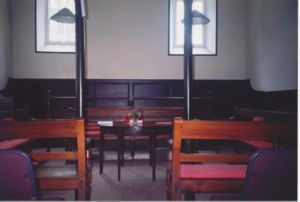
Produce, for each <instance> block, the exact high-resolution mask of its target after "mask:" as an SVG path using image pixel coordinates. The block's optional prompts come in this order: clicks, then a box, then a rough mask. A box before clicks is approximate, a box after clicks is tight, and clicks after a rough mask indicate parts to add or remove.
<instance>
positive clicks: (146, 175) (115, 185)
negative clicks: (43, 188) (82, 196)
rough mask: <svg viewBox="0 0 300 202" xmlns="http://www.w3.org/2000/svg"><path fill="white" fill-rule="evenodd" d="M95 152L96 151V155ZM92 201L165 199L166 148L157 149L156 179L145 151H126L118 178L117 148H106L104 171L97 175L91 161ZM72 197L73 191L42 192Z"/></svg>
mask: <svg viewBox="0 0 300 202" xmlns="http://www.w3.org/2000/svg"><path fill="white" fill-rule="evenodd" d="M95 156H97V155H95ZM92 162H93V164H92V183H91V187H92V193H91V200H92V201H166V200H167V198H166V150H158V151H157V161H156V162H157V167H156V181H152V168H151V167H150V166H149V156H148V153H147V152H146V151H145V152H136V155H135V159H131V157H130V156H129V153H125V163H124V164H125V165H124V167H122V169H121V181H118V179H117V160H116V151H112V152H107V151H106V152H105V162H104V170H103V174H102V175H99V163H98V159H95V160H93V161H92ZM53 194H54V195H56V196H62V197H64V198H65V200H68V201H69V200H74V191H58V192H44V195H53ZM207 199H208V195H205V194H204V195H203V194H201V195H199V194H197V195H196V200H207Z"/></svg>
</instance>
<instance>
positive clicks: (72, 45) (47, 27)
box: [34, 0, 76, 54]
mask: <svg viewBox="0 0 300 202" xmlns="http://www.w3.org/2000/svg"><path fill="white" fill-rule="evenodd" d="M38 1H44V2H46V3H44V4H45V5H44V6H45V12H46V11H47V9H49V8H48V0H35V9H34V12H35V20H34V22H35V52H36V53H55V54H57V53H59V54H75V52H76V33H75V42H74V44H73V43H67V44H68V46H69V47H71V48H73V50H72V51H69V50H62V51H61V50H58V48H59V47H58V46H61V45H60V44H59V43H57V44H52V45H53V46H57V48H55V50H53V51H52V50H42V49H41V48H40V47H38V39H39V37H38V34H39V33H38V32H39V31H38V18H37V16H38ZM47 16H48V12H47V14H46V13H45V17H44V18H42V19H41V20H44V21H45V25H44V26H43V28H42V29H43V30H44V31H45V32H46V33H45V34H44V39H43V42H44V43H43V44H44V45H45V46H49V44H48V43H49V40H48V39H49V36H48V35H49V26H48V23H47V22H46V17H47ZM74 26H76V25H74ZM74 31H75V32H76V27H75V30H74ZM46 35H47V36H46Z"/></svg>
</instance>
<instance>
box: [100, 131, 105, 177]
mask: <svg viewBox="0 0 300 202" xmlns="http://www.w3.org/2000/svg"><path fill="white" fill-rule="evenodd" d="M103 164H104V133H102V134H100V138H99V173H100V175H101V174H102V173H103Z"/></svg>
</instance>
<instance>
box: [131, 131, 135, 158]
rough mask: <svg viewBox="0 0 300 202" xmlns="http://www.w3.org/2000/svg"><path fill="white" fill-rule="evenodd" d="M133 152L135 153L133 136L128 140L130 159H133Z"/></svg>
mask: <svg viewBox="0 0 300 202" xmlns="http://www.w3.org/2000/svg"><path fill="white" fill-rule="evenodd" d="M134 151H135V138H134V136H132V137H131V138H130V156H131V159H134V154H135V153H134Z"/></svg>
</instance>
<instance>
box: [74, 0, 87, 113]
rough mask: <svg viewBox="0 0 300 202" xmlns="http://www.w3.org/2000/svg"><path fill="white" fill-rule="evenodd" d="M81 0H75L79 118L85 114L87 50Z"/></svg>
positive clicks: (77, 104) (77, 105)
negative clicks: (85, 47)
mask: <svg viewBox="0 0 300 202" xmlns="http://www.w3.org/2000/svg"><path fill="white" fill-rule="evenodd" d="M81 2H82V1H80V0H75V10H76V12H75V27H76V85H75V86H76V107H77V118H82V117H83V116H84V107H85V102H84V100H85V95H84V86H85V85H84V84H85V60H84V58H85V55H84V54H85V53H84V52H85V51H84V18H83V16H82V8H81V7H82V5H81Z"/></svg>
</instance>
